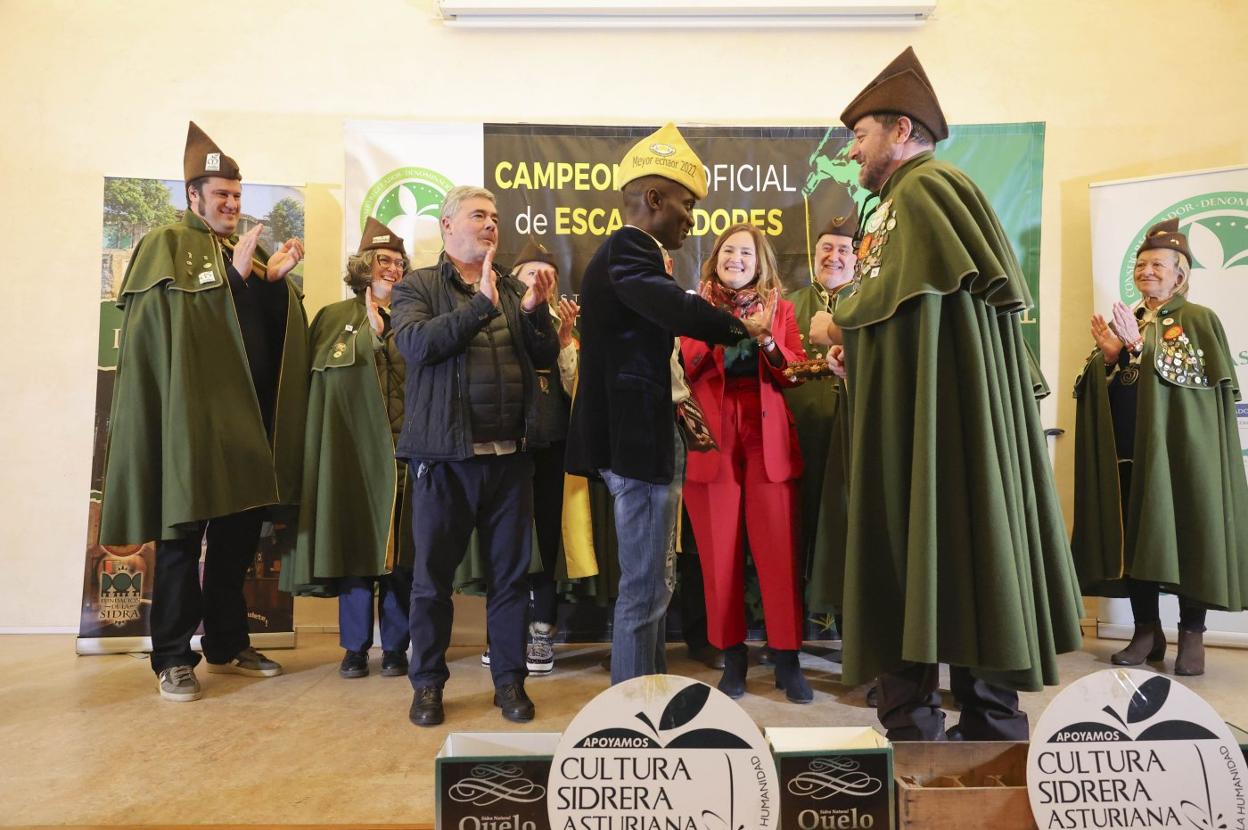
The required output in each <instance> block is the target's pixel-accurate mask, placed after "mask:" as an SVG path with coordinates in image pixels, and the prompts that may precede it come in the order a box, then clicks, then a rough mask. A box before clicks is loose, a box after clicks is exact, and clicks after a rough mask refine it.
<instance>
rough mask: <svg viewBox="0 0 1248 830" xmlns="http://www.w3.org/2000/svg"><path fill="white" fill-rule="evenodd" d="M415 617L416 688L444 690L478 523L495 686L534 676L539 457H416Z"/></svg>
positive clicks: (412, 674)
mask: <svg viewBox="0 0 1248 830" xmlns="http://www.w3.org/2000/svg"><path fill="white" fill-rule="evenodd" d="M408 486H409V490H410V492H411V499H412V537H413V540H414V542H415V551H414V553H415V556H414V560H413V568H412V604H411V613H410V614H409V616H408V619H409V620H410V622H411V638H412V662H411V669H410V670H409V673H408V677H409V678H410V680H411V681H412V687H413V688H420V687H422V686H436V687H439V688H440V687H441V686H443V685H444V684H445V683H446V680H447V678H448V677H450V672H449V671H448V670H447V668H446V649H447V647H448V646H449V645H450V644H451V623H452V621H453V618H454V606H453V605H452V604H451V580H452V578H453V577H454V574H455V569H456V568H457V567H459V563H460V562H461V561H463V558H464V554H465V553H466V551H467V548H468V540H469V538H471V536H472V531H473V529H474V528H475V529H476V531H477V542H478V544H479V545H480V546H481V554H482V559H483V560H484V562H485V566H486V569H487V572H486V574H485V580H486V592H485V615H486V616H485V624H486V635H487V636H488V637H489V643H490V673H491V674H492V675H493V677H494V685H495V686H502V685H504V684H507V683H520V682H523V680H524V678H525V677H526V676H527V675H528V669H526V668H525V645H526V642H527V639H528V632H527V627H526V626H525V615H526V612H527V611H528V605H529V580H528V571H529V561H530V557H531V556H532V530H531V527H530V526H531V524H532V522H533V461H532V459H531V458H530V456H529V454H528V453H512V454H510V455H479V456H476V457H474V458H470V459H468V460H466V461H438V462H433V463H426V462H413V463H412V465H411V474H410V477H409V479H408Z"/></svg>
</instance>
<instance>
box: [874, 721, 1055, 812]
mask: <svg viewBox="0 0 1248 830" xmlns="http://www.w3.org/2000/svg"><path fill="white" fill-rule="evenodd" d="M1027 747H1028V745H1027V744H1026V743H1009V742H991V741H941V742H932V743H928V742H912V741H900V742H896V743H894V744H893V775H894V778H895V783H896V787H897V821H898V828H899V830H981V828H982V830H1035V827H1036V823H1035V820H1034V819H1033V818H1032V815H1031V805H1030V803H1029V802H1028V800H1027ZM989 775H997V776H1001V780H1002V781H1003V782H1004V783H1005V784H1006V786H1003V787H1001V786H991V785H989V784H990V782H989V779H988V776H989ZM951 776H956V777H957V778H958V779H960V781H961V784H962V786H957V784H956V783H955V782H954V781H952V780H950V777H951ZM907 779H910V780H913V781H915V782H916V783H917V785H918V786H916V784H912V783H908V781H907Z"/></svg>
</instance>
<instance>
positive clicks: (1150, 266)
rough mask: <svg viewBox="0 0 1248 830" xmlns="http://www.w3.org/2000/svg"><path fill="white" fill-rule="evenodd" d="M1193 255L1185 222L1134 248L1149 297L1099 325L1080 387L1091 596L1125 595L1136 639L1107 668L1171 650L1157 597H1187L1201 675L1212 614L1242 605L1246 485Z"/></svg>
mask: <svg viewBox="0 0 1248 830" xmlns="http://www.w3.org/2000/svg"><path fill="white" fill-rule="evenodd" d="M1191 261H1192V256H1191V251H1190V250H1189V248H1188V244H1187V237H1186V236H1185V235H1184V234H1182V233H1180V232H1179V221H1178V219H1170V220H1167V221H1164V222H1159V223H1158V224H1156V225H1154V226H1153V227H1152V228H1150V229H1149V232H1148V234H1147V235H1146V236H1145V238H1144V242H1143V244H1141V245H1140V248H1139V250H1138V251H1137V253H1136V260H1135V273H1134V280H1135V285H1136V288H1138V289H1139V291H1140V294H1141V295H1142V296H1143V300H1142V302H1141V303H1140V304H1139V306H1137V307H1136V309H1135V310H1134V312H1133V311H1132V310H1131V309H1129V308H1127V307H1126V306H1125V305H1124V304H1122V303H1121V302H1119V303H1115V304H1114V310H1113V315H1112V319H1111V320H1110V321H1106V320H1105V319H1104V318H1103V317H1101V316H1100V315H1099V314H1098V315H1095V316H1093V318H1092V338H1093V339H1094V340H1095V341H1096V345H1097V348H1096V349H1095V350H1094V351H1093V353H1092V356H1091V357H1089V358H1088V363H1087V365H1086V366H1085V367H1084V370H1083V372H1082V373H1081V374H1080V376H1079V380H1078V381H1077V382H1076V385H1075V398H1076V399H1077V402H1076V422H1075V423H1076V433H1075V456H1076V461H1075V524H1074V536H1073V538H1072V540H1071V547H1072V549H1073V551H1074V555H1075V565H1076V568H1077V570H1078V574H1079V582H1080V584H1081V586H1082V588H1083V592H1084V593H1085V594H1088V595H1093V596H1107V597H1122V596H1126V597H1129V598H1130V600H1131V612H1132V615H1133V616H1134V618H1135V633H1134V636H1132V638H1131V642H1130V643H1129V644H1128V645H1127V647H1126V648H1124V649H1122V650H1121V651H1119V652H1117V653H1115V654H1114V655H1113V656H1112V657H1111V660H1112V661H1113V662H1114V664H1116V665H1120V666H1137V665H1139V664H1141V663H1143V662H1145V661H1146V660H1148V661H1154V662H1158V661H1161V660H1163V659H1164V657H1165V653H1166V636H1165V633H1164V632H1163V631H1162V627H1161V618H1160V614H1159V607H1158V605H1159V603H1158V597H1159V594H1160V592H1161V591H1163V590H1164V591H1168V592H1170V593H1173V594H1176V595H1177V596H1178V598H1179V637H1178V646H1179V648H1178V655H1177V656H1176V658H1175V661H1174V673H1175V674H1178V675H1197V674H1203V673H1204V671H1205V652H1204V631H1205V612H1206V610H1207V609H1209V608H1217V609H1221V610H1225V611H1240V610H1242V609H1243V608H1244V604H1245V600H1246V599H1248V519H1245V518H1244V517H1245V516H1248V485H1246V484H1245V478H1244V462H1243V458H1242V454H1241V448H1240V444H1239V437H1238V434H1237V433H1238V428H1237V424H1236V419H1235V401H1237V400H1238V399H1239V389H1238V384H1237V383H1236V375H1235V363H1234V359H1233V358H1232V356H1231V353H1230V349H1229V347H1228V346H1227V342H1226V335H1225V333H1224V332H1223V330H1222V324H1221V322H1219V320H1218V317H1217V315H1216V314H1214V313H1213V311H1212V310H1210V309H1208V308H1206V307H1204V306H1200V305H1196V304H1195V303H1191V302H1188V300H1187V298H1186V295H1187V290H1188V277H1189V274H1190V269H1191Z"/></svg>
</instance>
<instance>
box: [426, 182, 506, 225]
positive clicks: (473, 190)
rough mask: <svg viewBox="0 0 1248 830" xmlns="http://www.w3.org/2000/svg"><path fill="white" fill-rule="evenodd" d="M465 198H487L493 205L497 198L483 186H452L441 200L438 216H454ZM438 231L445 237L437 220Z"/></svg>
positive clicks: (496, 202)
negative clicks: (440, 209)
mask: <svg viewBox="0 0 1248 830" xmlns="http://www.w3.org/2000/svg"><path fill="white" fill-rule="evenodd" d="M466 199H489V200H490V201H491V202H493V203H494V204H495V205H497V204H498V199H496V198H494V194H493V193H491V192H490V191H488V190H486V189H485V188H484V187H475V186H473V185H470V184H461V185H459V186H458V187H452V188H451V189H450V191H448V192H447V194H446V198H445V199H443V200H442V211H441V214H440V216H454V215H455V214H456V213H458V212H459V206H460V205H461V204H463V202H464V200H466ZM438 231H439V232H441V233H442V235H443V236H444V237H445V236H446V233H445V231H443V230H442V223H441V222H438Z"/></svg>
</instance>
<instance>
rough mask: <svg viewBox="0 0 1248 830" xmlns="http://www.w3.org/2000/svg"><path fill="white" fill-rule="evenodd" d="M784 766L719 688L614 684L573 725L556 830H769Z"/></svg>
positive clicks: (552, 791)
mask: <svg viewBox="0 0 1248 830" xmlns="http://www.w3.org/2000/svg"><path fill="white" fill-rule="evenodd" d="M776 781H777V778H776V766H775V763H774V762H773V760H772V757H771V752H770V750H769V749H768V746H767V742H766V741H765V740H764V739H763V735H762V733H761V732H760V731H759V729H758V727H757V726H755V725H754V721H752V720H750V717H749V715H747V714H746V713H745V711H744V710H743V709H742V708H741V707H740V706H738V705H737V704H736V703H734V702H733V701H732V700H731V699H729V698H728V697H727V696H726V695H724V694H723V693H722V692H720V691H719V690H717V689H713V688H711V687H710V686H708V685H706V684H705V683H700V682H698V681H696V680H690V679H689V678H687V677H676V676H674V675H667V674H662V675H650V676H647V677H637V678H634V679H632V680H628V681H626V682H624V683H620V684H619V685H616V686H612V687H611V688H609V689H607V690H606V691H605V692H603V693H602V694H600V695H598V696H597V697H595V698H594V699H593V700H591V701H590V702H589V703H588V704H587V705H586V706H585V708H584V709H582V710H581V712H580V714H578V715H577V716H576V718H575V719H573V721H572V723H571V724H569V726H568V728H567V730H566V731H565V732H564V733H563V738H562V739H561V740H560V741H559V747H558V749H557V750H556V751H555V758H554V760H553V761H552V762H551V765H550V778H549V779H548V781H547V798H546V804H547V811H548V814H549V816H550V826H551V828H552V830H706V829H707V828H713V830H743V829H744V830H767V828H776V827H778V826H779V822H778V819H779V793H778V791H777V786H776Z"/></svg>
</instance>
